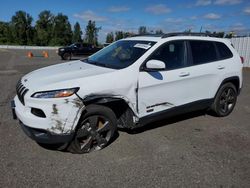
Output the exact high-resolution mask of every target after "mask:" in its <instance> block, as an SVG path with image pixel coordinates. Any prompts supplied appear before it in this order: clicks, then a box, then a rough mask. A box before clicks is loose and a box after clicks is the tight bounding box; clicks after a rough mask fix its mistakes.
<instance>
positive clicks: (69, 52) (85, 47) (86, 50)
mask: <svg viewBox="0 0 250 188" xmlns="http://www.w3.org/2000/svg"><path fill="white" fill-rule="evenodd" d="M100 49H101V48H99V47H95V46H94V45H92V44H88V43H73V44H71V45H70V46H66V47H62V48H59V49H58V51H57V53H58V55H59V56H61V58H62V59H64V60H69V59H71V57H73V56H83V55H91V54H93V53H95V52H97V51H99V50H100Z"/></svg>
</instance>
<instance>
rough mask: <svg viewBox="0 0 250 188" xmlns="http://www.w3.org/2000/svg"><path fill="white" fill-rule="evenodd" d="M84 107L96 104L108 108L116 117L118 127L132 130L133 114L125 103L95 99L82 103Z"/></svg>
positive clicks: (116, 99) (117, 100)
mask: <svg viewBox="0 0 250 188" xmlns="http://www.w3.org/2000/svg"><path fill="white" fill-rule="evenodd" d="M84 104H85V105H89V104H98V105H103V106H106V107H108V108H110V109H111V110H112V111H113V112H114V113H115V115H116V118H117V122H118V125H117V126H118V127H119V128H126V129H132V128H133V127H134V125H135V123H134V121H133V116H134V112H133V111H132V109H131V108H130V107H129V105H128V104H127V102H126V101H125V100H123V99H119V98H109V97H104V98H95V99H92V100H88V101H85V102H84Z"/></svg>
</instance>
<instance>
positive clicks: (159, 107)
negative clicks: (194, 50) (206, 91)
mask: <svg viewBox="0 0 250 188" xmlns="http://www.w3.org/2000/svg"><path fill="white" fill-rule="evenodd" d="M186 49H187V48H186V42H185V41H180V40H179V41H171V42H168V43H165V44H163V45H162V46H161V47H160V48H159V49H157V50H156V51H155V52H153V54H152V55H151V56H150V57H149V58H148V60H160V61H163V62H164V63H165V65H166V70H160V71H155V70H154V71H153V70H152V71H150V70H143V68H142V70H141V71H140V72H139V80H138V83H139V84H138V110H139V116H140V117H143V116H147V115H150V114H153V113H157V112H160V111H163V110H167V109H170V108H173V107H175V106H179V105H182V104H186V103H188V102H191V98H192V95H193V92H194V91H192V89H191V88H190V86H191V87H192V84H193V83H191V82H190V81H191V80H190V78H191V75H190V74H189V72H188V69H189V68H188V67H187V66H186V64H187V63H186V61H187V57H186V54H187V50H186ZM148 60H147V61H148ZM145 63H146V62H145ZM145 63H144V65H143V66H146V65H145ZM190 84H191V85H190Z"/></svg>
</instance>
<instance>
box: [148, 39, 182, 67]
mask: <svg viewBox="0 0 250 188" xmlns="http://www.w3.org/2000/svg"><path fill="white" fill-rule="evenodd" d="M150 59H155V60H160V61H163V62H164V63H165V64H166V70H173V69H178V68H182V67H184V66H185V42H184V41H171V42H168V43H166V44H163V46H161V47H160V48H159V49H157V50H156V51H155V52H154V53H153V54H152V56H151V57H150Z"/></svg>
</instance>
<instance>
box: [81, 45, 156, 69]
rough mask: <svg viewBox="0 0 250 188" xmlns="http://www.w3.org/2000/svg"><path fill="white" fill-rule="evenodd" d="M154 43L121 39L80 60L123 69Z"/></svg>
mask: <svg viewBox="0 0 250 188" xmlns="http://www.w3.org/2000/svg"><path fill="white" fill-rule="evenodd" d="M155 43H156V42H152V41H135V40H130V41H129V40H121V41H117V42H115V43H113V44H111V45H109V46H107V47H106V48H104V49H103V50H101V51H99V52H97V53H96V54H94V55H92V56H90V57H89V58H88V59H84V60H82V61H83V62H86V63H90V64H94V65H98V66H103V67H108V68H112V69H123V68H126V67H128V66H129V65H132V64H133V63H134V62H135V61H136V60H137V59H139V58H140V57H141V56H142V55H143V54H144V53H145V52H146V51H147V50H148V49H150V48H151V47H152V46H153V45H154V44H155Z"/></svg>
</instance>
